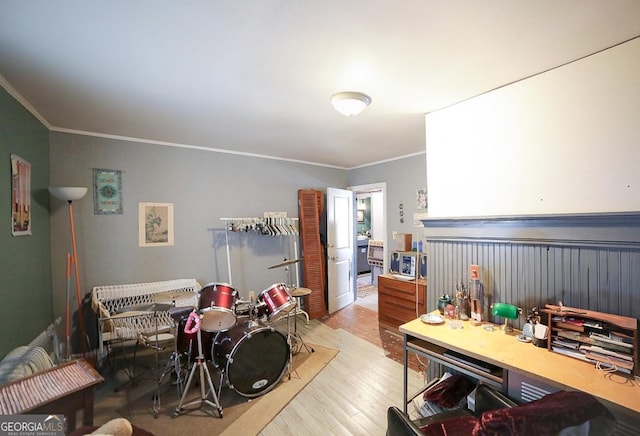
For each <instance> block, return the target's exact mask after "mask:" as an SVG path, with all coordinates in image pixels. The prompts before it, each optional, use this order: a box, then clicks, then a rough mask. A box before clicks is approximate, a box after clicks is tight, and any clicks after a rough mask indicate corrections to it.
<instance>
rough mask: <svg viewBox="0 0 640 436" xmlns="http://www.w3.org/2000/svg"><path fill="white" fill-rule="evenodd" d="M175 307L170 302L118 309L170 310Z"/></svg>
mask: <svg viewBox="0 0 640 436" xmlns="http://www.w3.org/2000/svg"><path fill="white" fill-rule="evenodd" d="M172 307H173V304H169V303H149V304H138V305H137V306H128V307H123V308H122V309H120V310H119V311H118V313H129V312H162V311H163V310H169V309H171V308H172ZM112 318H113V317H112Z"/></svg>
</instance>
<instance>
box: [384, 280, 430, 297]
mask: <svg viewBox="0 0 640 436" xmlns="http://www.w3.org/2000/svg"><path fill="white" fill-rule="evenodd" d="M425 290H426V285H425V284H422V283H421V282H418V302H419V303H422V304H424V299H425ZM378 294H379V295H382V294H384V295H390V296H392V297H395V298H398V299H403V300H410V301H415V300H416V282H415V281H404V280H397V279H392V278H388V277H385V276H379V277H378Z"/></svg>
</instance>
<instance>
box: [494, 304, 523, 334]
mask: <svg viewBox="0 0 640 436" xmlns="http://www.w3.org/2000/svg"><path fill="white" fill-rule="evenodd" d="M491 309H492V313H493V315H494V316H499V317H501V318H504V324H503V326H502V330H503V331H504V332H505V333H507V332H511V331H513V327H511V326H510V325H509V320H510V319H518V316H519V315H520V314H521V313H522V309H520V308H519V307H517V306H514V305H513V304H507V303H493V304H492V305H491Z"/></svg>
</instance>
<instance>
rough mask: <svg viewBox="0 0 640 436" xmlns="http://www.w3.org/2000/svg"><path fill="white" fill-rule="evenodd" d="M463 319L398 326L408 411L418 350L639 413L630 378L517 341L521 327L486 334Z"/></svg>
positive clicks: (495, 378) (638, 393)
mask: <svg viewBox="0 0 640 436" xmlns="http://www.w3.org/2000/svg"><path fill="white" fill-rule="evenodd" d="M459 322H460V323H461V324H462V328H461V329H452V328H450V327H449V321H445V323H444V324H440V325H429V324H425V323H424V322H422V321H420V319H415V320H413V321H410V322H408V323H406V324H403V325H401V326H400V331H401V332H402V333H403V335H404V410H405V412H406V410H407V386H408V385H407V381H408V379H407V359H408V353H409V352H413V353H417V354H420V355H422V356H425V357H426V358H428V359H431V360H435V361H437V362H439V363H442V364H443V365H446V366H449V367H451V368H454V369H456V370H459V371H461V372H463V373H465V374H468V375H472V376H474V377H476V378H478V379H481V380H484V381H488V382H489V383H490V384H493V385H502V386H503V387H504V386H506V382H507V379H508V374H509V372H515V373H520V374H522V375H524V376H526V377H528V378H530V379H535V380H539V381H541V382H543V383H546V384H549V385H553V386H556V387H558V388H559V389H562V390H578V391H584V392H588V393H590V394H592V395H594V396H596V397H598V398H600V399H602V400H605V402H609V403H611V404H613V405H618V406H622V407H624V408H626V409H628V411H631V412H635V413H638V412H640V387H638V386H637V385H636V382H635V381H633V378H632V377H627V376H624V375H622V374H620V373H614V374H611V373H605V372H603V371H599V370H597V369H596V368H595V366H594V365H592V364H589V363H588V362H583V361H580V360H576V359H572V358H569V357H566V356H563V355H560V354H557V353H552V352H549V351H548V350H547V349H546V348H538V347H535V346H533V345H532V344H530V343H523V342H519V341H517V340H516V339H515V335H516V334H519V333H520V332H519V331H514V332H513V333H512V334H505V333H504V332H503V331H502V330H501V329H500V326H495V328H494V330H493V331H492V332H488V331H486V330H485V329H484V328H483V327H481V326H480V327H475V326H472V325H471V324H470V323H469V322H468V321H459ZM447 350H452V351H455V352H458V353H462V354H465V355H467V356H471V357H473V358H475V359H479V360H481V361H483V362H487V363H489V364H492V365H495V366H496V367H498V369H499V370H498V371H496V372H494V373H491V374H486V373H484V372H483V371H480V370H477V369H475V368H473V367H470V366H466V365H464V364H460V363H459V362H457V361H455V360H453V359H449V358H447V357H446V356H445V355H444V352H445V351H447Z"/></svg>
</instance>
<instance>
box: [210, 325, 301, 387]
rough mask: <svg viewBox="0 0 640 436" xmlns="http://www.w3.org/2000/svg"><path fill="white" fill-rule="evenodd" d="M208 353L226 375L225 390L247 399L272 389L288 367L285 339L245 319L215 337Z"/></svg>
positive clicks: (277, 332)
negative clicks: (227, 388)
mask: <svg viewBox="0 0 640 436" xmlns="http://www.w3.org/2000/svg"><path fill="white" fill-rule="evenodd" d="M211 354H212V355H213V359H214V363H215V364H216V366H217V367H218V368H220V369H221V370H222V371H223V372H224V373H225V374H226V375H227V383H228V384H229V387H230V388H231V389H233V390H234V391H236V392H237V393H238V394H240V395H242V396H243V397H249V398H252V397H257V396H260V395H263V394H266V393H267V392H269V391H270V390H271V389H273V388H274V387H275V386H276V384H277V383H278V382H279V381H280V379H282V376H283V375H284V373H285V371H286V370H287V366H288V364H289V344H288V343H287V338H286V337H285V336H284V335H283V334H282V333H280V332H279V331H277V330H275V329H274V328H273V327H269V326H264V325H259V324H256V323H255V321H252V320H250V319H248V318H246V317H242V318H239V319H238V323H237V324H236V325H235V326H234V327H233V328H231V329H230V330H228V331H226V332H220V333H218V334H217V335H216V337H215V339H214V341H213V346H212V349H211Z"/></svg>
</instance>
